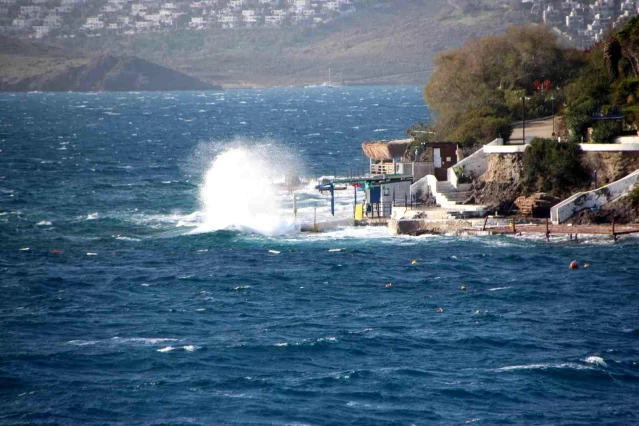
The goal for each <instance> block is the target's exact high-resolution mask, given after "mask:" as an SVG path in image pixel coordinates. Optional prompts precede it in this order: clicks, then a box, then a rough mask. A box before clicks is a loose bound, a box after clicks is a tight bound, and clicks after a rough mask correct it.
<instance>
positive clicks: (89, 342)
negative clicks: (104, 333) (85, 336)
mask: <svg viewBox="0 0 639 426" xmlns="http://www.w3.org/2000/svg"><path fill="white" fill-rule="evenodd" d="M67 343H68V344H69V345H74V346H91V345H95V344H97V343H98V341H97V340H69V341H68V342H67Z"/></svg>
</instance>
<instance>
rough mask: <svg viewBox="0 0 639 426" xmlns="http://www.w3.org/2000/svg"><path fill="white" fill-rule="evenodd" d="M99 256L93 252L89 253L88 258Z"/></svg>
mask: <svg viewBox="0 0 639 426" xmlns="http://www.w3.org/2000/svg"><path fill="white" fill-rule="evenodd" d="M97 255H98V254H97V253H94V252H91V251H90V252H88V253H87V256H97Z"/></svg>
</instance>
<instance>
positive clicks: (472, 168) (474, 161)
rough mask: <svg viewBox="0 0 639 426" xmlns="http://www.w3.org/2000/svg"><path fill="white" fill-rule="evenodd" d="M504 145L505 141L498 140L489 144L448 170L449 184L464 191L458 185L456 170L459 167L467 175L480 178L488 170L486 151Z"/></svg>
mask: <svg viewBox="0 0 639 426" xmlns="http://www.w3.org/2000/svg"><path fill="white" fill-rule="evenodd" d="M503 144H504V140H503V139H499V138H497V139H495V140H494V141H492V142H490V143H489V144H487V145H484V146H483V147H481V148H480V149H478V150H477V151H475V152H474V153H473V154H472V155H470V156H468V157H466V158H464V159H463V160H461V161H459V162H458V163H457V164H455V165H454V166H452V167H449V168H448V170H447V179H448V182H450V183H451V184H452V185H453V186H454V187H455V188H457V189H458V190H462V189H461V188H460V186H459V185H460V184H458V183H457V175H456V174H455V170H454V169H456V168H457V167H463V168H464V172H465V173H467V174H471V175H472V176H473V178H478V177H479V176H481V175H483V174H484V172H486V169H487V168H488V159H487V157H486V153H487V152H486V149H487V148H489V147H491V148H492V147H496V146H500V145H503Z"/></svg>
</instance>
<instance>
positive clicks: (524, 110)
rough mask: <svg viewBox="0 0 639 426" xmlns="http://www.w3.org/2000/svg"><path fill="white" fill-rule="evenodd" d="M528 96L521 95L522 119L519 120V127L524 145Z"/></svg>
mask: <svg viewBox="0 0 639 426" xmlns="http://www.w3.org/2000/svg"><path fill="white" fill-rule="evenodd" d="M529 100H530V98H528V97H526V96H522V97H521V110H522V115H523V117H522V118H523V119H522V121H521V127H522V140H523V144H524V145H526V101H529Z"/></svg>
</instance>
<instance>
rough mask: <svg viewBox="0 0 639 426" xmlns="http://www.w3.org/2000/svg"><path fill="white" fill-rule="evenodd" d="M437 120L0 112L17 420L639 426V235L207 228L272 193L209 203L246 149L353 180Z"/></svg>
mask: <svg viewBox="0 0 639 426" xmlns="http://www.w3.org/2000/svg"><path fill="white" fill-rule="evenodd" d="M427 117H428V111H427V109H426V107H425V106H424V105H423V101H422V99H421V94H420V88H418V87H403V88H384V87H382V88H344V89H338V90H333V91H322V90H303V89H279V90H264V91H229V92H225V93H221V92H220V93H215V92H207V93H195V92H193V93H154V94H142V93H140V94H95V95H81V94H21V95H7V94H4V95H0V291H1V293H2V295H1V297H0V334H1V337H0V424H78V425H79V424H82V425H84V424H96V425H102V424H126V425H138V424H145V425H146V424H202V425H209V424H233V425H244V424H282V425H283V424H310V425H320V424H352V425H377V424H398V425H410V424H420V425H421V424H436V425H463V424H475V423H476V424H486V425H494V424H520V425H595V424H596V425H603V424H606V425H635V424H639V403H638V395H639V263H638V262H637V261H638V260H639V255H638V252H637V248H638V247H639V246H638V245H637V242H636V240H634V239H628V238H627V239H622V240H621V241H620V242H618V243H612V242H611V241H609V240H607V239H590V240H589V239H587V238H586V239H585V240H581V241H580V242H579V243H577V244H575V243H569V242H567V241H564V240H556V241H553V242H551V243H546V242H542V241H538V240H536V239H530V238H523V239H513V238H509V237H481V238H454V237H419V238H411V237H392V236H390V235H388V233H387V231H386V230H385V229H383V228H357V229H349V228H339V229H335V230H333V231H330V232H327V233H321V234H300V233H298V232H296V231H295V229H294V228H291V229H289V230H288V232H285V233H281V232H277V233H269V232H266V233H258V232H254V231H251V229H254V228H252V227H250V226H243V227H232V228H231V229H217V230H214V229H213V228H214V227H213V228H211V227H208V228H207V227H202V223H206V220H207V219H206V218H207V217H208V218H209V219H208V220H209V221H210V220H211V218H215V217H217V216H210V215H209V216H207V211H204V210H205V209H204V207H203V203H202V202H201V199H202V194H203V192H206V193H207V194H217V192H218V191H219V192H220V193H222V194H227V195H225V196H224V197H221V198H222V199H220V202H219V208H220V209H231V211H239V210H242V209H244V208H245V204H242V203H243V201H242V198H243V197H239V198H231V197H230V196H229V195H228V194H229V192H228V190H227V188H229V187H230V188H237V191H238V192H239V193H246V194H247V198H248V196H249V195H250V196H251V197H255V196H257V195H255V194H256V191H254V190H253V192H251V191H252V188H251V187H252V186H253V185H249V184H247V183H246V182H243V181H242V180H241V176H238V175H239V174H240V173H234V172H233V167H231V168H230V170H229V172H228V173H227V175H228V178H227V177H226V175H224V176H222V177H219V178H216V179H215V182H212V183H207V185H209V186H208V187H204V176H205V175H206V173H207V170H210V168H211V167H212V166H211V162H212V161H213V160H214V159H215V158H219V157H218V156H219V155H220V153H222V152H228V149H234V148H237V147H240V148H241V149H243V150H244V152H249V153H255V155H256V156H257V155H258V153H260V154H259V155H260V156H262V157H267V158H266V159H263V160H264V161H265V162H266V163H267V164H269V165H271V168H276V169H277V168H278V167H282V168H285V167H288V166H290V165H291V164H293V163H294V165H295V169H296V170H297V171H298V172H299V174H300V175H302V176H305V177H307V178H309V179H311V178H313V177H315V176H317V175H320V174H332V173H335V172H341V173H345V172H346V173H348V172H349V171H350V172H351V173H353V172H354V171H355V170H358V169H361V168H362V166H363V165H364V164H365V162H363V161H362V157H361V149H360V143H361V142H362V141H366V140H374V139H381V138H391V137H392V138H399V137H403V135H404V133H403V132H404V129H405V128H406V127H407V126H408V125H409V124H410V123H412V122H415V121H418V120H425V119H427ZM268 157H278V158H268ZM281 158H285V161H280V160H281ZM282 163H286V166H285V165H283V164H282ZM260 164H262V163H260ZM216 176H218V175H216ZM218 180H219V182H218ZM238 182H240V183H241V184H238ZM217 185H219V189H218V187H217ZM309 185H311V186H312V182H310V183H309ZM253 189H254V188H253ZM307 189H308V188H307ZM258 192H259V191H258ZM251 194H253V195H251ZM306 196H307V199H302V200H300V205H299V208H300V210H301V211H305V212H306V213H309V212H310V211H311V210H312V209H315V208H317V209H318V210H319V211H320V212H319V214H326V210H327V205H328V204H327V199H326V198H325V197H321V196H319V195H316V196H315V195H313V191H310V190H306ZM313 197H315V198H313ZM343 198H344V197H343ZM344 199H346V198H344ZM279 201H282V200H279ZM282 202H284V201H282ZM286 202H287V203H288V201H286ZM305 203H306V204H305ZM204 204H206V203H204ZM209 204H212V206H211V205H209V206H208V209H209V210H216V205H215V202H209ZM340 206H341V208H342V210H341V211H342V213H343V212H347V211H348V208H349V204H348V201H342V202H341V204H340ZM253 207H254V206H253ZM253 207H251V208H253ZM290 207H291V206H289V205H288V204H287V205H286V206H285V207H283V211H284V210H285V211H289V210H290ZM232 209H236V210H232ZM305 209H306V210H305ZM209 213H210V212H209ZM289 213H290V212H289ZM260 229H261V228H260ZM277 229H279V228H277ZM414 259H415V260H417V262H418V263H417V264H416V265H412V264H411V262H412V260H414ZM573 259H576V260H578V261H579V262H580V263H582V264H584V263H589V264H590V265H591V266H590V268H581V269H578V270H573V271H571V270H569V269H568V264H569V262H570V261H571V260H573ZM388 284H392V285H391V286H388ZM462 285H463V286H466V290H465V291H462V290H461V286H462ZM438 308H442V310H443V312H441V313H438V312H437V310H438Z"/></svg>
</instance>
